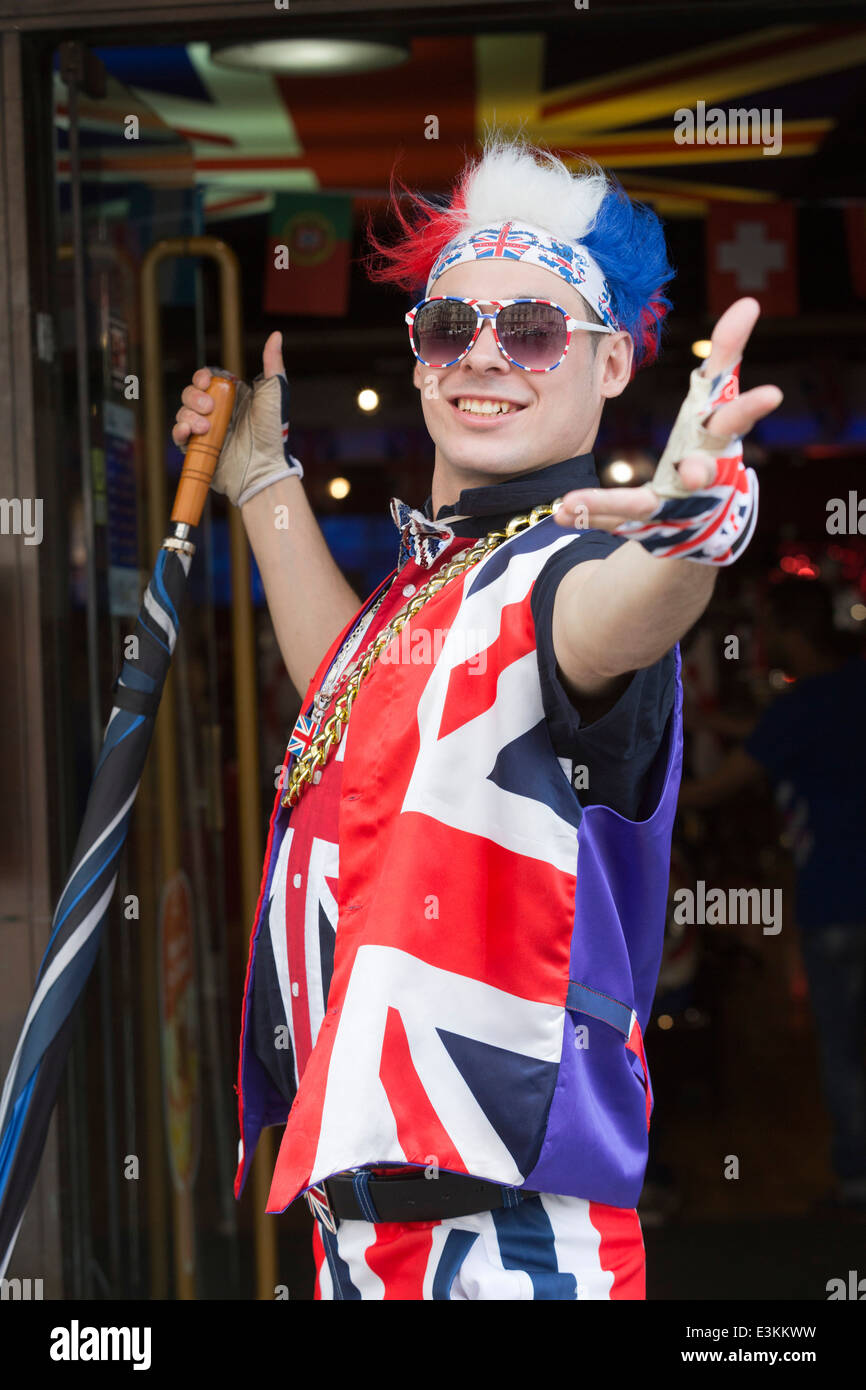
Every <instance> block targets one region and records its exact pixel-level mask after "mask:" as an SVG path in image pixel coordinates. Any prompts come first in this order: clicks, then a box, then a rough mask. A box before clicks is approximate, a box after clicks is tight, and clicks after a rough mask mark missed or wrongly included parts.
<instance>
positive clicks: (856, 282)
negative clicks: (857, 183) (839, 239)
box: [845, 203, 866, 299]
mask: <svg viewBox="0 0 866 1390" xmlns="http://www.w3.org/2000/svg"><path fill="white" fill-rule="evenodd" d="M845 240H846V241H847V243H848V267H849V270H850V272H851V288H852V290H853V291H854V293H855V295H856V296H857V298H858V299H866V203H848V205H847V206H846V208H845Z"/></svg>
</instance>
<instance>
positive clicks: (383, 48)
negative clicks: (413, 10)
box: [211, 39, 409, 77]
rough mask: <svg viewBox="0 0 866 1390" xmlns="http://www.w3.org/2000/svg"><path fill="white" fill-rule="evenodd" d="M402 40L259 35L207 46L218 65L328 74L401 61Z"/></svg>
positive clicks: (372, 68)
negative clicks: (252, 39) (257, 38)
mask: <svg viewBox="0 0 866 1390" xmlns="http://www.w3.org/2000/svg"><path fill="white" fill-rule="evenodd" d="M408 57H409V49H408V48H407V47H406V46H405V45H404V44H398V43H374V42H372V41H370V40H368V39H263V40H260V41H256V42H252V43H230V44H224V45H223V46H222V47H219V48H212V49H211V58H212V60H213V62H214V63H217V64H219V66H220V67H226V68H244V69H250V68H252V69H254V70H255V71H256V72H274V73H290V74H293V75H294V76H296V77H317V76H321V77H324V76H328V77H332V76H334V75H335V74H338V73H344V72H375V71H376V70H377V69H379V68H393V67H396V66H397V64H398V63H405V62H406V60H407V59H408Z"/></svg>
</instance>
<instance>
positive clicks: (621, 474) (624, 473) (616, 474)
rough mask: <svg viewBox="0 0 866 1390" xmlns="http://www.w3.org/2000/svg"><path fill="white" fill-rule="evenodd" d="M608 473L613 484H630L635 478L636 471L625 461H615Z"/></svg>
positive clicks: (609, 466)
mask: <svg viewBox="0 0 866 1390" xmlns="http://www.w3.org/2000/svg"><path fill="white" fill-rule="evenodd" d="M607 471H608V476H609V477H610V480H611V482H612V483H630V482H631V480H632V478H633V477H634V469H633V468H632V466H631V464H630V463H627V462H626V460H625V459H614V461H613V463H611V464H609V465H608V470H607Z"/></svg>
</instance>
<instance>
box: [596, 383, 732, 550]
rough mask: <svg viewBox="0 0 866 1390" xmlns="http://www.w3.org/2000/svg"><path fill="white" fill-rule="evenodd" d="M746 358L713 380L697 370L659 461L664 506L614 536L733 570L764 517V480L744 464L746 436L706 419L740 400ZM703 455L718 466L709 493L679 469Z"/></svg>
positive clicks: (656, 483)
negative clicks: (716, 430)
mask: <svg viewBox="0 0 866 1390" xmlns="http://www.w3.org/2000/svg"><path fill="white" fill-rule="evenodd" d="M740 360H741V359H740V358H737V361H736V362H735V363H734V365H733V366H732V367H731V368H730V369H729V370H728V371H727V372H720V373H719V374H718V375H717V376H715V377H712V378H709V377H705V376H702V375H701V369H700V367H696V368H695V370H694V371H693V372H692V374H691V377H690V379H689V393H688V395H687V396H686V399H685V401H684V402H683V405H682V407H681V408H680V413H679V415H678V416H677V418H676V422H675V424H674V427H673V429H672V431H671V436H670V439H669V440H668V442H667V445H666V446H665V451H664V453H663V454H662V456H661V458H660V459H659V462H658V467H657V468H656V471H655V474H654V476H653V480H652V482H651V483H650V487H651V488H653V490H654V491H655V492H656V493H658V495H659V496H660V497H662V498H664V499H665V500H664V501H663V502H662V503H661V504H660V505H659V506H658V507H656V509H655V511H654V512H651V513H650V515H649V516H648V517H646V518H644V519H643V520H641V521H624V522H622V523H621V524H620V525H619V526H617V527H616V528H615V531H614V534H615V535H618V536H627V537H628V538H629V540H633V541H638V542H639V543H640V544H641V545H642V546H644V548H645V549H646V550H648V551H649V553H650V554H651V555H653V556H655V557H656V558H657V559H669V558H674V559H676V558H682V559H686V560H695V561H697V563H698V564H701V565H732V564H733V563H734V561H735V560H736V559H737V557H738V556H739V555H740V554H741V553H742V552H743V551H744V550H745V548H746V546H747V545H748V543H749V541H750V540H751V538H752V532H753V531H754V529H755V523H756V521H757V519H758V479H757V476H756V474H755V471H754V469H752V468H745V467H744V466H743V447H742V437H741V436H740V435H731V436H728V437H727V438H725V437H723V436H721V435H715V434H712V433H711V432H710V431H709V430H708V429H707V428H706V426H705V421H706V420H707V419H708V418H709V416H710V415H711V414H712V413H713V411H714V410H715V409H716V408H717V407H718V406H720V405H722V404H724V403H725V402H726V401H731V400H734V398H735V397H736V396H737V395H738V394H739V375H740ZM695 453H698V454H704V455H705V456H706V457H707V459H708V461H709V462H710V463H711V464H712V465H713V466H714V468H715V477H714V478H713V479H712V481H711V482H710V483H709V484H708V485H707V486H706V487H705V488H701V489H698V490H691V489H689V488H687V487H684V486H683V483H682V481H681V480H680V477H679V474H678V472H677V469H676V464H677V463H679V462H680V460H681V459H683V458H685V457H686V455H687V454H695Z"/></svg>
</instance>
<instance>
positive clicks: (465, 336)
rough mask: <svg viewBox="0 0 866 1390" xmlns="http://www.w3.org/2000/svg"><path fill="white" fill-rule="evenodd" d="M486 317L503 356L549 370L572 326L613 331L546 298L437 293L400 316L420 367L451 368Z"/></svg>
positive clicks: (470, 344) (565, 347)
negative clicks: (483, 306) (488, 307)
mask: <svg viewBox="0 0 866 1390" xmlns="http://www.w3.org/2000/svg"><path fill="white" fill-rule="evenodd" d="M479 304H489V305H491V306H492V307H493V309H494V311H495V312H494V313H492V314H483V313H482V312H481V310H480V309H479V308H478V305H479ZM487 319H489V320H490V322H491V324H492V327H493V336H494V338H495V339H496V346H497V347H498V348H499V351H500V352H501V353H502V355H503V357H507V358H508V361H509V362H512V363H513V364H514V366H515V367H522V369H523V370H524V371H525V372H552V371H553V369H554V367H558V366H559V364H560V362H561V361H562V360H563V358H564V357H565V354H566V353H567V352H568V347H569V344H570V342H571V335H572V333H573V332H574V330H575V329H576V328H585V329H587V330H588V331H589V332H591V333H612V332H613V331H614V330H613V329H612V328H609V327H608V325H607V324H603V323H586V322H585V321H584V320H583V319H573V318H572V317H571V315H570V314H569V313H567V312H566V311H565V309H563V308H561V307H560V305H559V304H554V303H553V301H552V300H550V299H500V300H496V299H454V298H451V297H450V296H449V295H437V296H436V297H434V298H433V299H422V300H421V302H420V304H416V305H415V307H414V309H410V310H409V312H408V314H407V315H406V323H407V325H408V328H409V342H410V344H411V346H412V351H413V352H414V354H415V356H416V357H417V359H418V361H419V362H420V363H422V365H423V366H425V367H453V365H454V363H455V362H460V361H461V360H462V358H464V357H465V356H466V354H467V352H469V350H470V349H471V348H472V347H473V345H474V344H475V342H476V341H477V339H478V335H479V334H480V332H481V330H482V328H483V327H484V323H485V320H487Z"/></svg>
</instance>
